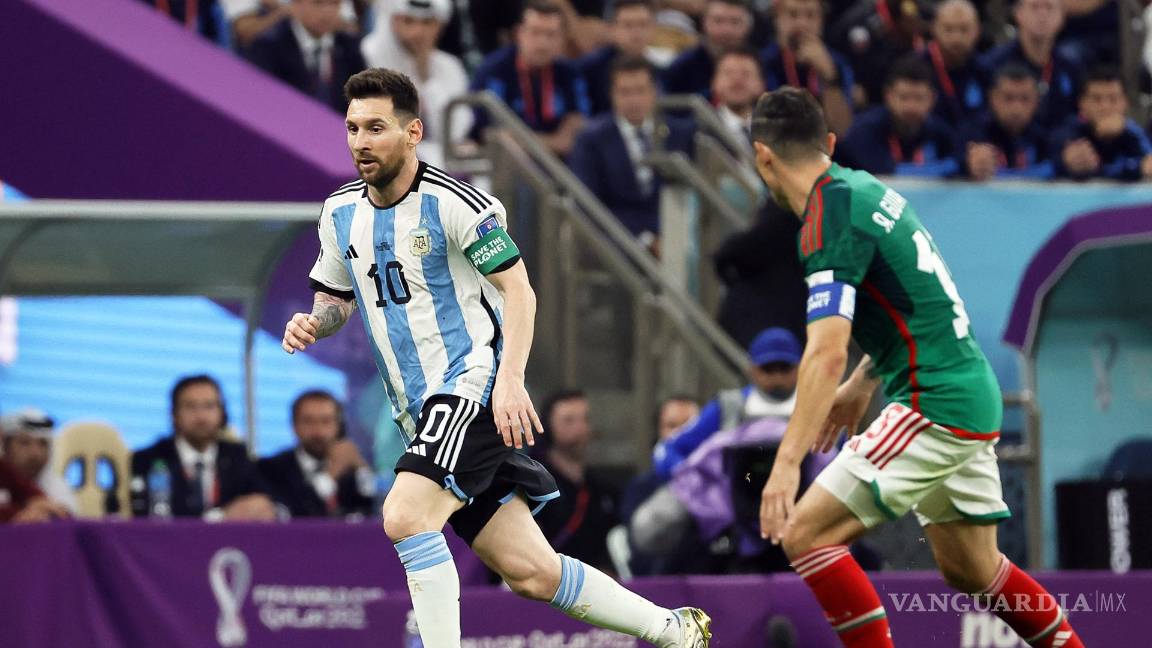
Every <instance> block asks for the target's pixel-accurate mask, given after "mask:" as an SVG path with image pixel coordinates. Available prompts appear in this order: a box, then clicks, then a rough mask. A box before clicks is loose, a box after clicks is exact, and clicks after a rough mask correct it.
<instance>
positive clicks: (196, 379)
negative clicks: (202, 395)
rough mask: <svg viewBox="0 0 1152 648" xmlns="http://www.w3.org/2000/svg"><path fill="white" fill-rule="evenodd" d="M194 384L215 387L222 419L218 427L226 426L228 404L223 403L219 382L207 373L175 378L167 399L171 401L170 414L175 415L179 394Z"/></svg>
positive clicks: (222, 391) (222, 393) (222, 392)
mask: <svg viewBox="0 0 1152 648" xmlns="http://www.w3.org/2000/svg"><path fill="white" fill-rule="evenodd" d="M195 385H212V387H213V388H215V389H216V396H217V397H218V398H219V400H220V415H221V419H222V420H221V421H220V427H221V428H224V427H227V426H228V406H227V405H226V404H225V403H224V390H223V389H220V383H219V382H217V381H216V379H215V378H213V377H212V376H209V375H208V374H196V375H195V376H184V377H183V378H181V379H180V380H177V381H176V384H175V385H172V392H171V394H170V396H169V399H170V401H171V407H172V416H176V406H177V405H178V404H179V403H180V395H181V394H183V393H184V390H186V389H188V388H189V387H193V386H195Z"/></svg>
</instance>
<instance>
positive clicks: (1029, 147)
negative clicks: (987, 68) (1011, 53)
mask: <svg viewBox="0 0 1152 648" xmlns="http://www.w3.org/2000/svg"><path fill="white" fill-rule="evenodd" d="M988 99H989V105H990V106H991V111H990V112H989V114H988V115H985V116H983V117H980V118H979V119H978V120H975V121H973V122H971V123H970V124H969V125H968V127H967V128H966V129H965V131H964V132H963V133H962V139H963V142H964V146H963V147H962V149H961V150H963V151H965V155H966V158H965V164H964V167H965V169H964V170H965V172H966V173H967V175H968V177H970V178H972V179H973V180H988V179H990V178H993V177H999V178H1050V177H1052V159H1051V155H1050V152H1049V149H1048V140H1049V133H1048V132H1047V131H1046V130H1045V129H1044V128H1043V127H1041V126H1040V124H1038V123H1036V111H1037V109H1038V108H1039V106H1040V88H1039V87H1038V84H1037V81H1036V77H1035V76H1033V75H1032V70H1030V69H1028V68H1027V67H1025V66H1024V65H1021V64H1019V63H1008V64H1007V65H1005V66H1004V67H1003V68H1001V69H1000V70H999V71H997V72H996V80H995V81H994V82H993V84H992V87H991V88H990V89H989V91H988Z"/></svg>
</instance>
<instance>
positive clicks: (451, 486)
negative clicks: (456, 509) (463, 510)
mask: <svg viewBox="0 0 1152 648" xmlns="http://www.w3.org/2000/svg"><path fill="white" fill-rule="evenodd" d="M444 490H450V491H452V494H453V495H455V496H456V499H458V500H460V501H461V502H464V504H465V506H467V505H468V504H471V503H472V498H471V497H468V493H465V492H464V491H462V490H460V487H459V486H457V485H456V476H455V475H445V476H444Z"/></svg>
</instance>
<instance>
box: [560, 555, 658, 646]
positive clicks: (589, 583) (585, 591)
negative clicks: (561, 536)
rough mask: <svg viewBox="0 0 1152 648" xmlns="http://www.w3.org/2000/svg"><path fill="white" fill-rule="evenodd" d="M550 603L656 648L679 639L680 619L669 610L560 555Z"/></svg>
mask: <svg viewBox="0 0 1152 648" xmlns="http://www.w3.org/2000/svg"><path fill="white" fill-rule="evenodd" d="M551 605H552V607H554V608H556V609H558V610H560V611H561V612H563V613H564V614H567V615H568V616H570V617H572V618H573V619H579V620H581V621H584V622H587V623H591V624H592V625H594V626H597V627H600V628H606V629H608V630H615V631H616V632H623V633H624V634H626V635H632V636H633V637H639V638H640V639H643V640H644V641H648V642H651V643H653V644H655V645H656V646H659V647H660V648H670V647H672V646H675V645H676V644H677V643H679V641H680V619H679V617H677V616H676V613H675V612H673V611H672V610H669V609H666V608H662V607H660V606H659V605H656V604H655V603H653V602H651V601H649V600H648V599H645V598H644V597H642V596H640V595H638V594H635V593H634V592H631V591H629V590H627V589H626V588H624V586H622V585H621V584H620V583H617V582H616V581H615V580H613V579H612V577H610V576H608V575H607V574H605V573H604V572H602V571H600V570H599V569H596V568H595V567H591V566H589V565H586V564H584V563H582V562H580V561H579V560H576V559H575V558H569V557H568V556H565V555H563V554H561V556H560V587H559V588H558V589H557V590H556V596H554V597H553V598H552V603H551Z"/></svg>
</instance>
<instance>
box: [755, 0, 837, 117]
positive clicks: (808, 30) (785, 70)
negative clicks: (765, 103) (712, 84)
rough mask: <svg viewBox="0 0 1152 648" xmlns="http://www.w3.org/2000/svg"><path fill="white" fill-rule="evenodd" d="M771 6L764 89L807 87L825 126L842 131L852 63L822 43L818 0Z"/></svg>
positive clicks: (778, 2)
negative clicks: (772, 21)
mask: <svg viewBox="0 0 1152 648" xmlns="http://www.w3.org/2000/svg"><path fill="white" fill-rule="evenodd" d="M773 7H774V8H775V18H776V21H775V22H776V42H775V43H773V44H771V45H769V46H768V47H766V48H765V49H764V51H763V53H762V57H763V65H764V75H765V81H766V85H767V89H768V90H775V89H776V88H779V87H780V86H782V85H785V84H786V85H790V86H794V87H797V88H807V89H808V91H809V92H811V93H812V95H813V96H814V97H816V99H817V100H818V101H819V102H820V105H821V106H822V107H823V108H824V117H825V119H826V120H827V121H828V127H829V128H831V129H832V132H834V133H836V134H837V135H843V134H844V133H846V132H847V131H848V128H849V127H850V126H851V125H852V84H853V76H852V67H851V66H850V65H848V62H847V61H846V60H845V59H844V57H843V56H841V55H840V54H839V53H837V52H834V51H832V50H831V49H829V48H828V46H827V45H826V44H825V43H824V40H823V39H824V7H823V5H822V4H821V0H776V3H775V4H774V5H773Z"/></svg>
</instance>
